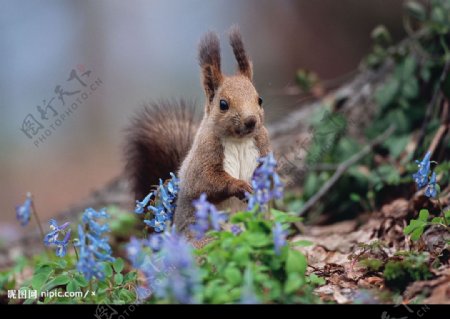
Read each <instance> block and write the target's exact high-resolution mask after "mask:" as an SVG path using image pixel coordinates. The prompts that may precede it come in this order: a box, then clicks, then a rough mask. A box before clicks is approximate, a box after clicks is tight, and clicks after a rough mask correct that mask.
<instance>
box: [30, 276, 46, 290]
mask: <svg viewBox="0 0 450 319" xmlns="http://www.w3.org/2000/svg"><path fill="white" fill-rule="evenodd" d="M49 276H50V273H39V274H36V275H34V276H33V279H32V280H31V287H33V289H35V290H39V291H40V290H41V288H42V286H43V285H44V284H45V283H46V282H47V279H48V277H49Z"/></svg>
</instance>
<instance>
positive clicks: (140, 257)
mask: <svg viewBox="0 0 450 319" xmlns="http://www.w3.org/2000/svg"><path fill="white" fill-rule="evenodd" d="M125 249H126V253H127V256H128V259H129V260H130V261H131V265H133V267H134V268H136V269H139V267H141V265H142V263H143V262H144V257H145V255H144V253H143V243H142V240H139V239H136V237H131V239H130V242H129V243H128V244H127V245H126V248H125Z"/></svg>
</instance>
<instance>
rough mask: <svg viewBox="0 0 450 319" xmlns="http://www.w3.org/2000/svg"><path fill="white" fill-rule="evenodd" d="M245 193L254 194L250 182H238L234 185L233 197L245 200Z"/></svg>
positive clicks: (232, 188) (232, 189)
mask: <svg viewBox="0 0 450 319" xmlns="http://www.w3.org/2000/svg"><path fill="white" fill-rule="evenodd" d="M245 193H253V188H252V186H251V185H250V184H249V183H248V182H246V181H242V180H237V181H236V182H235V183H233V185H232V187H231V194H232V195H233V196H236V197H237V198H239V199H244V198H245Z"/></svg>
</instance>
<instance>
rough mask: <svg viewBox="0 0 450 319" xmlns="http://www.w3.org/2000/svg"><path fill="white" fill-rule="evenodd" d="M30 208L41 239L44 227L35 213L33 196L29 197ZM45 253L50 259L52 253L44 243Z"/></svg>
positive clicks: (43, 236) (42, 238) (43, 237)
mask: <svg viewBox="0 0 450 319" xmlns="http://www.w3.org/2000/svg"><path fill="white" fill-rule="evenodd" d="M31 210H32V211H33V216H34V219H35V220H36V224H37V225H38V228H39V232H40V233H41V240H44V239H45V235H44V229H43V228H42V224H41V220H40V219H39V214H38V213H37V210H36V206H35V205H34V200H33V197H31ZM44 250H45V253H46V254H47V257H48V258H49V259H52V255H50V253H49V251H48V247H47V246H45V245H44Z"/></svg>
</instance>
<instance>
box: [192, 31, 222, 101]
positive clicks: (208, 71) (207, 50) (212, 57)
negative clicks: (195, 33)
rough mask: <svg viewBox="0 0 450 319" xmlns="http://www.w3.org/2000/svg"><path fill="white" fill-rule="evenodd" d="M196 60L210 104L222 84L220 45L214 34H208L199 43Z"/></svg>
mask: <svg viewBox="0 0 450 319" xmlns="http://www.w3.org/2000/svg"><path fill="white" fill-rule="evenodd" d="M198 59H199V62H200V67H201V68H202V82H203V87H204V89H205V93H206V97H207V98H208V99H209V101H210V102H211V101H212V100H213V98H214V95H215V93H216V90H217V89H218V88H219V86H220V83H222V78H223V77H222V72H221V70H220V43H219V37H218V36H217V34H215V33H214V32H208V33H207V34H205V36H204V37H203V38H202V40H201V41H200V45H199V55H198Z"/></svg>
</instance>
